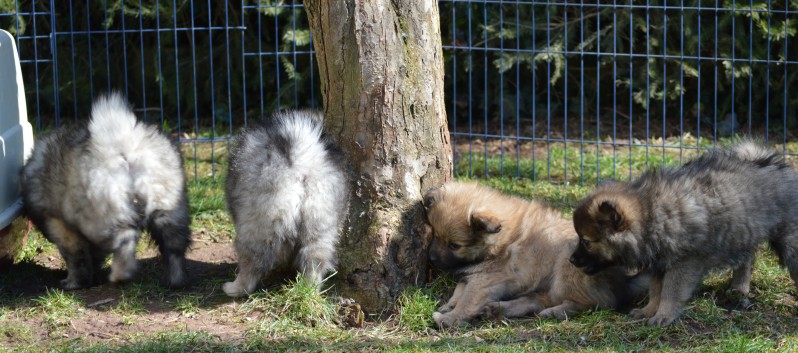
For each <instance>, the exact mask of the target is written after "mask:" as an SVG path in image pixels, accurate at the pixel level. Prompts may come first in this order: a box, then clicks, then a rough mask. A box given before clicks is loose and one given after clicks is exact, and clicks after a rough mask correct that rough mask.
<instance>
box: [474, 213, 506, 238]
mask: <svg viewBox="0 0 798 353" xmlns="http://www.w3.org/2000/svg"><path fill="white" fill-rule="evenodd" d="M470 221H471V229H472V230H473V231H474V233H477V234H482V233H488V234H495V233H498V232H500V231H501V230H502V224H501V221H499V220H498V219H497V218H496V217H495V216H493V215H492V214H490V213H488V212H475V213H472V214H471V219H470Z"/></svg>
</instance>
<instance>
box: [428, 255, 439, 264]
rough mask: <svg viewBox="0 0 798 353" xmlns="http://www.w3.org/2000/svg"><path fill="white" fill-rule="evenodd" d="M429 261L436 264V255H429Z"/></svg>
mask: <svg viewBox="0 0 798 353" xmlns="http://www.w3.org/2000/svg"><path fill="white" fill-rule="evenodd" d="M429 260H430V261H432V262H438V255H435V254H429Z"/></svg>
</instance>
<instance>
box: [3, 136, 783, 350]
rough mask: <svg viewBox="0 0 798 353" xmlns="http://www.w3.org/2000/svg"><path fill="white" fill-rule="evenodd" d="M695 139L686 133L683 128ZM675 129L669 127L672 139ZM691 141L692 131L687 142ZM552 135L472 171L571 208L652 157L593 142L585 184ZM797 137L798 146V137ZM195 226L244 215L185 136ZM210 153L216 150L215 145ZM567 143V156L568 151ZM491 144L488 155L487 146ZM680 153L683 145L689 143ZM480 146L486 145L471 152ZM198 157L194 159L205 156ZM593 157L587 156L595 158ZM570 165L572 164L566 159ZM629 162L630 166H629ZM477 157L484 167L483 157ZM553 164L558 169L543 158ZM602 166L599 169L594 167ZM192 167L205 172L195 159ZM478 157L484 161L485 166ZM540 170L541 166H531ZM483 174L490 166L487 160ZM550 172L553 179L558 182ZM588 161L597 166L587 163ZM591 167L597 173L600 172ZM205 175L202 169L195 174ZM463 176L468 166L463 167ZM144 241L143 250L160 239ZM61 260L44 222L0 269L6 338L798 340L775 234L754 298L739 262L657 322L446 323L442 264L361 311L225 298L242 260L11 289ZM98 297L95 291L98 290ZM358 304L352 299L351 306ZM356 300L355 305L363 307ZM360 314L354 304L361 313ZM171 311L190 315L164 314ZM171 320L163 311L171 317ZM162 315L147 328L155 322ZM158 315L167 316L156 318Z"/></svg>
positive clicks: (524, 345)
mask: <svg viewBox="0 0 798 353" xmlns="http://www.w3.org/2000/svg"><path fill="white" fill-rule="evenodd" d="M685 140H687V141H688V142H689V141H691V140H690V139H685ZM672 142H673V141H672V140H669V141H666V144H667V143H672ZM691 143H692V142H691ZM574 147H575V146H571V145H569V146H568V149H567V150H566V149H565V148H564V146H557V145H553V146H551V148H550V149H549V151H548V156H550V157H551V164H550V167H549V166H547V163H546V162H547V159H546V158H545V156H544V158H543V159H542V161H543V163H541V160H537V161H535V162H532V161H531V160H529V159H522V160H521V161H520V162H519V163H518V164H520V165H521V175H522V178H517V177H515V174H513V172H512V170H513V169H508V168H509V167H508V165H515V161H511V160H510V161H507V160H506V161H505V162H504V172H505V175H508V176H506V177H497V176H495V175H498V171H499V170H500V168H501V163H500V162H499V161H498V159H496V158H495V157H493V156H489V157H488V158H487V159H483V160H481V162H480V163H473V164H472V165H473V166H477V165H480V164H484V161H485V160H487V162H488V169H486V170H487V171H488V174H489V175H494V177H492V178H487V179H484V178H483V179H475V180H477V181H478V182H480V183H482V184H485V185H489V186H491V187H495V188H497V189H499V190H501V191H503V192H506V193H510V194H514V195H519V196H522V197H528V198H535V199H537V200H542V201H544V202H546V203H548V204H549V205H552V206H553V207H555V208H557V209H559V210H561V211H562V212H563V213H564V215H565V216H566V217H568V216H570V213H571V212H572V211H573V208H574V207H575V206H576V204H577V203H578V202H579V200H580V199H581V198H582V197H584V196H585V195H586V194H587V193H588V192H590V190H591V189H592V183H594V182H595V180H596V179H597V178H596V177H595V175H598V174H596V173H597V172H598V171H599V170H600V171H601V172H600V173H601V177H602V179H604V178H609V177H612V170H613V169H612V167H613V160H614V158H615V160H617V161H618V163H617V164H615V166H616V167H617V168H616V169H615V170H616V175H619V176H621V177H622V178H623V176H624V175H626V177H628V174H629V171H630V170H631V171H632V174H633V175H639V173H640V172H641V171H642V170H643V169H644V168H645V167H646V163H645V158H646V157H645V151H644V150H638V149H637V148H633V150H632V153H631V154H629V153H628V149H624V148H619V149H617V150H616V151H615V152H616V153H615V155H614V156H613V154H612V150H611V149H601V150H600V151H599V153H598V154H596V150H595V149H593V150H590V149H589V146H586V151H587V152H589V153H586V154H585V155H584V161H585V162H584V165H585V174H584V175H585V183H586V185H585V186H581V185H580V182H581V175H580V172H579V171H580V168H581V165H582V161H581V160H580V158H581V155H580V154H579V153H578V152H579V148H578V146H577V147H576V148H574ZM787 148H788V149H790V150H793V151H798V144H790V145H789V146H787ZM184 152H185V153H186V156H187V159H186V170H187V173H188V178H189V181H188V184H187V185H188V192H189V195H190V208H191V214H192V229H193V231H194V237H195V238H196V240H197V242H213V243H225V244H227V243H229V242H230V241H231V240H232V238H233V237H234V227H233V226H232V221H231V219H230V217H229V215H228V213H227V211H226V209H225V204H224V191H223V185H224V169H225V168H226V161H225V158H224V157H225V156H226V145H224V144H214V146H213V148H211V147H210V145H209V144H204V145H203V144H198V145H197V148H196V156H197V157H196V159H195V158H194V153H195V150H194V148H193V146H184ZM211 153H213V156H211ZM565 156H568V158H567V163H566V158H565ZM483 158H484V157H483ZM649 158H650V159H649V165H650V166H651V165H659V164H660V163H663V164H665V165H676V164H678V163H679V154H678V150H674V151H672V152H671V151H670V150H666V153H665V154H664V157H663V154H662V153H661V150H659V149H654V148H650V149H649ZM682 158H685V159H686V158H687V156H686V154H683V156H682ZM475 160H476V158H475ZM195 162H196V163H197V164H196V168H195ZM463 163H464V162H463V160H460V161H458V164H457V168H458V169H457V173H458V175H469V173H470V170H469V169H468V168H469V166H468V164H463ZM591 165H593V166H595V167H589V166H591ZM566 166H567V167H568V178H565V174H566V173H565V167H566ZM629 166H631V167H629ZM475 168H476V167H475ZM547 168H548V169H547ZM591 168H593V169H591ZM195 170H196V172H195ZM475 170H477V169H475ZM533 170H534V173H536V174H535V175H536V176H537V177H538V180H531V179H530V178H529V175H531V174H532V173H533ZM477 171H478V173H476V172H475V173H474V174H475V175H482V174H481V173H482V172H484V171H485V170H481V169H480V170H477ZM547 173H551V175H552V180H553V181H554V182H553V183H549V182H548V180H547V179H548V178H547V177H546V176H547ZM589 173H590V174H589ZM591 175H592V176H591ZM195 176H196V179H195V178H194V177H195ZM461 179H465V178H461ZM149 246H150V245H147V244H146V243H145V244H143V245H141V248H140V249H139V250H140V253H145V252H147V251H150V252H151V251H152V249H151V248H149ZM47 258H52V259H53V260H52V261H54V262H58V261H60V260H59V257H58V255H57V250H56V249H55V247H54V246H52V244H50V243H49V242H47V241H46V240H44V239H43V238H42V237H41V235H40V234H39V233H38V232H36V231H34V232H32V233H31V234H30V235H29V239H28V242H27V244H26V245H25V247H24V248H23V250H22V251H21V253H20V256H18V258H17V264H16V265H14V266H15V267H14V268H12V271H13V272H10V274H2V275H0V350H10V351H19V352H28V351H88V352H105V351H109V350H113V351H120V352H172V351H192V352H240V351H302V352H307V351H312V352H316V351H332V352H442V351H443V352H497V351H501V352H530V351H554V352H571V351H583V352H606V351H614V352H630V351H648V352H669V351H695V352H763V351H765V352H770V351H777V352H790V351H796V350H798V330H797V329H796V328H798V316H796V309H795V307H796V295H798V293H796V288H795V285H794V284H793V283H792V280H791V279H790V277H789V275H788V274H787V273H786V272H785V271H784V270H783V269H781V268H780V267H779V265H778V260H777V259H776V257H775V256H774V255H773V254H772V252H770V251H769V250H768V249H767V248H766V247H763V248H762V249H761V250H760V252H759V253H758V256H757V260H756V266H755V272H754V277H753V281H752V298H751V301H752V304H753V305H752V307H751V308H750V309H749V310H740V309H739V308H735V307H734V306H732V305H730V304H731V303H729V302H728V300H727V298H726V295H725V290H726V287H727V285H728V281H729V279H730V277H731V274H730V273H729V271H721V272H717V273H713V274H711V275H710V276H708V277H707V278H706V280H705V281H704V283H703V285H702V286H701V287H700V288H699V289H698V291H697V292H696V294H695V296H694V298H695V299H694V300H692V301H691V302H690V303H689V305H688V308H687V310H686V311H685V312H684V314H683V316H682V318H681V319H680V320H678V321H677V322H676V323H674V324H673V325H671V326H669V327H667V328H650V327H647V326H645V325H644V324H642V323H640V322H635V321H632V320H631V319H630V318H629V317H628V316H626V315H624V314H621V313H617V312H614V311H608V310H599V311H593V312H589V313H585V314H583V315H579V316H576V317H572V318H569V319H568V320H566V321H563V322H560V321H557V320H553V319H545V320H544V319H538V318H525V319H516V320H503V321H492V322H475V323H473V324H472V325H470V326H467V327H464V328H459V329H452V330H437V329H435V328H434V324H433V322H432V319H431V315H432V312H434V311H435V309H436V308H437V307H438V306H439V305H441V303H442V302H443V301H444V300H445V299H447V298H448V296H449V295H450V293H451V291H452V289H453V288H454V284H455V283H454V281H452V280H451V279H450V278H448V277H447V276H445V275H439V274H437V275H436V276H435V277H434V280H433V281H432V282H431V283H428V284H426V285H424V286H422V287H418V288H408V289H406V290H405V291H404V292H403V293H402V294H401V295H400V299H399V300H397V302H396V306H395V307H394V308H393V310H391V311H389V312H386V313H383V314H387V315H381V316H379V315H374V316H371V317H368V320H367V321H366V322H365V323H364V324H362V325H360V324H358V322H357V320H354V321H353V320H352V311H347V310H348V309H351V308H352V307H351V306H350V305H349V304H348V302H347V301H346V300H345V298H338V297H337V296H336V295H335V288H327V287H326V286H322V288H325V289H324V290H322V291H319V290H317V289H316V287H315V286H313V285H312V284H310V283H308V282H307V281H306V280H304V279H303V278H302V277H297V278H296V279H295V280H293V281H285V282H279V283H276V284H271V285H268V286H267V287H266V288H265V289H263V290H261V291H259V292H257V293H255V294H253V295H251V296H250V297H248V298H245V299H236V300H233V299H230V298H227V297H226V296H225V295H224V294H223V293H222V292H221V290H220V286H221V284H222V283H223V282H225V281H229V280H232V279H233V277H234V273H232V270H225V269H220V270H218V273H220V274H219V275H218V276H216V277H212V278H200V279H198V281H197V283H196V284H195V285H194V286H193V287H192V288H189V289H186V290H178V291H172V290H167V289H165V288H163V287H161V286H160V285H159V284H158V281H157V275H158V274H160V273H159V271H160V267H159V265H158V264H157V262H156V261H154V260H153V261H149V262H147V263H146V264H145V265H143V268H142V272H143V273H142V274H140V276H139V277H140V279H138V280H135V281H133V282H131V283H129V284H126V285H124V286H121V287H111V286H107V285H106V286H103V290H106V291H108V293H103V294H102V295H100V296H99V297H100V298H105V297H112V298H114V301H113V302H110V303H108V304H104V305H100V306H97V307H89V305H90V304H91V301H89V300H87V298H88V297H89V296H90V294H91V293H90V292H91V291H93V290H94V289H92V290H89V291H75V292H64V291H61V290H58V289H46V290H44V291H43V292H39V293H37V294H32V295H11V294H8V293H10V291H4V290H2V289H3V288H11V287H13V286H16V285H18V284H24V283H25V281H28V280H29V281H35V280H36V278H37V277H42V276H49V277H48V278H51V279H52V282H53V283H57V279H60V278H58V277H60V276H62V275H64V273H63V272H59V273H56V274H52V273H50V272H48V271H45V270H44V269H43V267H42V265H40V262H41V261H44V260H46V259H47ZM93 300H96V299H92V301H93ZM347 308H348V309H347ZM355 312H356V311H355ZM89 316H91V317H94V316H99V317H101V318H103V320H107V321H108V322H107V325H109V326H113V327H115V328H117V330H118V331H119V332H120V333H118V334H114V335H113V336H111V337H110V338H103V336H99V337H100V338H97V336H93V337H92V336H91V335H92V334H93V332H90V331H76V330H75V329H73V328H72V326H73V324H74V323H75V322H79V321H81V320H84V321H85V320H94V319H92V318H91V317H89ZM355 317H356V316H355ZM170 320H174V321H175V322H178V323H180V324H177V325H171V326H165V325H164V323H163V322H168V321H170ZM161 321H163V322H161ZM159 324H160V325H164V326H163V328H160V329H157V330H147V327H148V326H151V325H159ZM159 327H160V326H159Z"/></svg>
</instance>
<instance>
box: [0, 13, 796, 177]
mask: <svg viewBox="0 0 798 353" xmlns="http://www.w3.org/2000/svg"><path fill="white" fill-rule="evenodd" d="M438 6H439V10H440V16H441V33H442V36H443V43H444V47H443V49H444V60H445V70H446V72H445V90H446V91H445V97H446V106H447V115H448V121H449V130H450V132H451V134H452V141H453V143H454V150H455V161H456V164H457V165H456V171H455V173H456V174H457V175H458V176H472V177H483V176H508V177H519V178H531V179H543V180H548V181H550V182H552V183H594V182H596V181H598V180H601V179H613V178H615V179H626V178H629V177H632V176H633V174H634V173H636V172H637V171H639V170H641V169H642V167H645V166H659V165H663V164H676V163H680V162H682V161H683V160H684V159H685V158H688V157H689V156H690V155H692V154H694V153H695V151H697V150H698V149H701V148H705V147H709V146H712V145H715V144H717V143H724V142H725V141H728V140H733V139H735V138H738V137H742V136H751V137H754V138H757V139H760V140H761V141H763V142H764V143H767V144H768V145H771V146H773V147H774V148H777V149H780V150H782V151H784V152H786V153H787V154H789V155H791V156H792V155H794V154H795V153H798V148H796V147H795V146H793V144H791V143H790V142H792V141H794V140H795V131H796V126H797V125H798V115H797V114H796V111H797V110H796V103H798V95H796V94H795V91H796V90H797V89H798V87H796V82H797V80H798V76H796V75H798V70H795V65H796V63H798V45H794V44H793V43H792V40H793V39H794V38H795V35H796V29H798V23H796V18H795V17H796V14H798V0H786V1H728V0H727V1H714V0H713V1H700V0H693V1H686V0H681V1H626V2H617V1H613V2H612V3H610V2H607V1H595V2H593V3H588V2H576V1H520V0H519V1H498V0H482V1H475V0H440V1H438ZM0 28H3V29H6V30H8V31H10V32H11V33H12V34H14V35H15V37H16V39H17V46H18V48H19V52H20V58H21V61H22V69H23V74H24V76H25V84H26V90H27V101H28V111H29V116H30V120H31V122H32V123H33V124H35V126H36V129H37V131H39V132H41V131H46V130H49V129H52V128H54V127H57V126H59V125H61V124H63V123H71V122H74V121H79V120H83V119H85V117H86V116H87V114H88V109H89V106H90V104H91V101H92V99H93V97H94V96H96V95H97V94H100V93H102V92H105V91H108V90H119V91H122V92H123V93H124V94H125V95H126V96H127V97H128V99H129V100H130V101H131V102H132V103H133V104H134V106H135V107H136V109H137V113H138V114H140V115H141V117H142V118H143V119H144V120H146V121H149V122H154V123H157V124H159V125H160V126H161V128H162V129H163V130H164V131H167V132H169V133H171V134H173V135H174V136H175V137H176V138H178V139H179V140H180V141H181V142H183V143H185V145H184V146H191V147H193V149H194V153H195V155H196V153H197V152H196V151H197V146H198V145H204V144H210V145H211V148H210V151H211V155H210V158H211V159H212V160H213V159H214V158H216V157H215V155H214V151H216V150H217V149H216V148H215V147H214V146H216V145H223V144H224V143H225V142H226V141H228V140H229V139H230V137H231V136H233V135H234V134H235V133H236V131H237V130H238V129H239V128H241V127H243V126H246V125H247V124H249V123H250V122H252V121H257V120H260V119H263V118H265V117H266V116H268V115H269V113H270V112H272V111H274V110H278V109H284V108H300V107H311V108H319V107H320V99H319V98H320V93H319V89H318V86H319V78H318V76H317V70H316V67H315V66H314V65H315V58H314V52H313V48H312V44H311V36H310V31H309V29H308V23H307V19H306V16H305V12H304V8H303V6H302V4H301V2H293V1H287V0H259V1H190V0H172V1H158V0H155V1H153V0H140V1H138V2H136V1H120V0H115V1H114V0H110V1H88V0H87V1H18V0H13V1H12V0H9V1H0ZM210 173H212V174H214V173H216V171H215V169H212V170H211V171H210ZM195 177H196V170H195Z"/></svg>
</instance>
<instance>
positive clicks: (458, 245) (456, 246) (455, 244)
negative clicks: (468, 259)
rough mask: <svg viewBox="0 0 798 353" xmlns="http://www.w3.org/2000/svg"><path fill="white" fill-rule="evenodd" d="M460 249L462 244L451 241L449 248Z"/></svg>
mask: <svg viewBox="0 0 798 353" xmlns="http://www.w3.org/2000/svg"><path fill="white" fill-rule="evenodd" d="M457 249H460V244H457V243H449V250H455V251H456V250H457Z"/></svg>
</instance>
